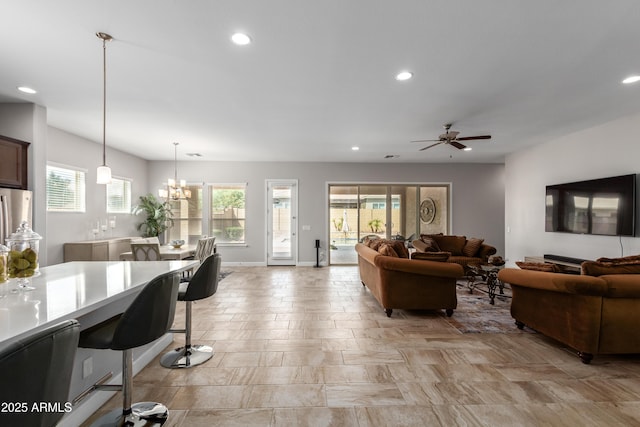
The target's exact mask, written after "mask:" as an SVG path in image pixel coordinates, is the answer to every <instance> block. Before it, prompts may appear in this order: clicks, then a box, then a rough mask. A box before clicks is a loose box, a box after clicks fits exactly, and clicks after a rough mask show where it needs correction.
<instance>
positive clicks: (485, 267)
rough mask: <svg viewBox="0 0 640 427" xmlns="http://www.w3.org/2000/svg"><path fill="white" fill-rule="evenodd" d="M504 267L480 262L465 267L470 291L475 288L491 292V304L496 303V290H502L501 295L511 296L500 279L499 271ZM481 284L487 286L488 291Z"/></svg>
mask: <svg viewBox="0 0 640 427" xmlns="http://www.w3.org/2000/svg"><path fill="white" fill-rule="evenodd" d="M503 268H504V265H492V264H480V265H475V264H474V265H467V266H466V267H465V276H466V278H467V287H468V288H469V293H472V292H473V290H474V289H478V290H479V291H482V292H486V293H487V294H489V304H491V305H495V299H496V290H498V291H499V292H500V296H504V297H506V298H511V297H510V296H509V295H506V294H505V293H504V289H505V287H504V283H502V282H501V281H500V280H498V272H499V271H500V270H502V269H503ZM481 285H486V286H487V291H485V290H484V289H482V288H479V286H481Z"/></svg>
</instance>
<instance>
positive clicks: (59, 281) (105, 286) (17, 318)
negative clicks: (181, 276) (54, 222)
mask: <svg viewBox="0 0 640 427" xmlns="http://www.w3.org/2000/svg"><path fill="white" fill-rule="evenodd" d="M196 265H198V261H138V262H132V261H76V262H67V263H63V264H56V265H52V266H48V267H44V268H41V269H40V275H38V276H37V277H33V278H31V286H33V287H35V289H34V290H32V291H19V292H11V290H12V289H15V288H16V287H17V282H15V281H14V280H10V281H9V282H8V283H3V284H0V286H5V287H7V286H8V288H9V293H8V296H7V297H5V298H0V348H1V347H4V346H5V345H8V344H9V343H10V342H13V341H15V340H16V339H19V338H22V337H26V336H28V335H30V334H32V333H34V332H36V331H38V330H40V329H44V328H45V327H46V326H49V325H53V324H55V323H58V322H61V321H62V320H66V319H74V318H78V317H81V316H83V315H86V314H88V313H90V312H92V311H94V310H97V309H99V308H101V307H104V306H106V305H107V304H109V303H111V302H113V301H116V300H118V299H122V298H123V297H126V296H127V295H129V294H136V293H137V292H139V291H140V290H141V289H142V287H143V286H144V285H145V284H147V283H148V282H149V281H150V280H151V279H153V278H154V277H156V276H158V275H160V274H164V273H168V272H171V271H176V272H177V271H184V270H187V269H190V268H192V267H194V266H196Z"/></svg>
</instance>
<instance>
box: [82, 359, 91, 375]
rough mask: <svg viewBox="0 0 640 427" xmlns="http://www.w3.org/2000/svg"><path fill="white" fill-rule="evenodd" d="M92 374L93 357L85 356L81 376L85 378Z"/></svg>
mask: <svg viewBox="0 0 640 427" xmlns="http://www.w3.org/2000/svg"><path fill="white" fill-rule="evenodd" d="M91 374H93V357H87V358H86V359H84V361H83V362H82V378H87V377H88V376H90V375H91Z"/></svg>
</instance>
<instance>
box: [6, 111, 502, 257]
mask: <svg viewBox="0 0 640 427" xmlns="http://www.w3.org/2000/svg"><path fill="white" fill-rule="evenodd" d="M0 134H3V135H6V136H10V137H13V138H17V139H22V140H25V141H28V142H32V147H31V150H34V149H35V155H34V156H32V157H33V158H30V175H31V174H33V175H34V176H35V177H34V181H35V182H36V183H37V185H36V186H35V187H34V186H32V184H31V183H30V188H31V189H32V190H34V200H35V203H34V211H35V213H34V215H35V220H34V229H35V230H36V231H37V232H39V233H41V234H42V235H43V237H44V241H43V246H44V248H46V249H45V251H42V250H41V252H43V253H41V258H40V259H41V261H42V265H43V266H44V265H50V264H56V263H59V262H62V260H63V244H64V243H65V242H73V241H82V240H88V239H90V238H92V236H91V235H90V234H89V230H90V228H89V227H90V222H91V221H96V220H98V219H104V218H106V216H107V214H106V207H105V206H106V195H105V188H104V186H99V185H97V184H95V169H96V167H97V166H98V164H99V163H100V162H101V147H100V144H98V143H95V142H93V141H89V140H87V139H85V138H81V137H79V136H77V135H72V134H69V133H67V132H64V131H62V130H59V129H56V128H51V127H48V126H47V125H46V109H44V108H43V107H39V106H36V105H33V104H0ZM30 155H31V152H30ZM47 161H51V162H55V163H59V164H63V165H69V166H76V167H80V168H84V169H86V170H87V212H86V213H84V214H64V213H47V212H46V197H45V192H44V191H45V169H46V162H47ZM107 164H108V165H109V166H110V167H111V168H112V171H113V174H114V176H119V177H126V178H132V179H133V183H134V184H133V185H134V186H133V191H132V193H133V200H132V203H133V204H135V203H136V202H137V200H138V197H139V196H140V195H143V194H145V193H147V192H149V193H152V194H157V189H158V188H160V187H161V186H162V184H163V182H165V181H166V178H168V177H172V176H173V167H174V165H173V162H148V161H146V160H143V159H139V158H137V157H134V156H131V155H128V154H126V153H123V152H119V151H117V150H113V149H110V148H107ZM178 171H179V178H181V179H186V180H187V181H188V182H191V183H194V182H218V183H237V182H247V183H248V188H247V228H248V231H247V235H246V240H247V243H248V245H247V246H246V247H233V248H231V247H220V252H221V253H222V255H223V258H224V261H225V262H233V263H246V264H264V263H265V262H266V248H265V242H266V237H265V235H266V230H265V204H266V187H265V180H266V179H298V182H299V188H298V196H299V203H298V205H299V212H298V214H299V215H298V224H299V226H300V229H299V230H298V231H299V257H298V260H299V263H301V264H309V265H313V264H315V245H314V243H315V240H316V239H319V240H320V241H321V247H322V248H323V249H325V250H326V248H327V241H326V240H327V235H328V219H327V201H326V197H327V194H326V191H327V184H328V183H329V182H331V183H337V182H357V183H366V182H370V183H381V182H389V183H423V182H447V183H448V182H450V183H452V205H453V209H452V215H453V219H452V232H453V233H454V234H461V235H466V236H468V237H481V238H484V239H485V240H486V242H487V243H489V244H491V245H494V246H496V247H497V249H498V253H499V254H504V250H505V246H504V214H505V207H504V206H505V205H504V165H502V164H453V163H452V164H413V163H412V164H402V163H395V162H389V163H379V164H363V163H332V164H328V163H262V162H254V163H249V162H206V161H194V162H180V163H179V166H178ZM138 222H140V220H139V219H138V218H137V217H134V216H131V215H125V214H123V215H117V225H118V227H117V229H116V230H115V232H114V235H115V236H130V235H138V234H139V233H138V232H137V231H136V229H135V225H136V224H137V223H138ZM302 225H309V226H311V230H310V231H303V230H302V227H301V226H302Z"/></svg>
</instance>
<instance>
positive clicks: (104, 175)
mask: <svg viewBox="0 0 640 427" xmlns="http://www.w3.org/2000/svg"><path fill="white" fill-rule="evenodd" d="M96 36H98V38H99V39H100V40H102V65H103V67H102V71H103V73H102V166H98V170H97V172H96V177H97V179H96V183H98V184H111V168H110V167H109V166H107V136H106V135H107V42H108V41H111V40H112V39H113V37H111V36H110V35H109V34H107V33H96Z"/></svg>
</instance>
